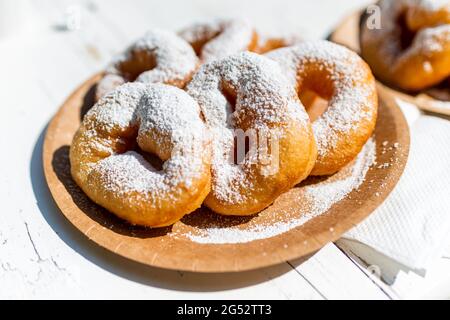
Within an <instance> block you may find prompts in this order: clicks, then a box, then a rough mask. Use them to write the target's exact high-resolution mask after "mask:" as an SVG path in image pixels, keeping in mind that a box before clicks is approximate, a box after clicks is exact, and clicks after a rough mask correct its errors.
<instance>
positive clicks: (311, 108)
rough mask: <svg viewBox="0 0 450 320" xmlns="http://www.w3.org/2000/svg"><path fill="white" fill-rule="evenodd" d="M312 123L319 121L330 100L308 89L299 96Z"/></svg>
mask: <svg viewBox="0 0 450 320" xmlns="http://www.w3.org/2000/svg"><path fill="white" fill-rule="evenodd" d="M298 97H299V98H300V101H301V102H302V104H303V105H304V106H305V109H306V112H307V113H308V115H309V118H310V119H311V121H312V122H314V121H315V120H317V118H319V117H320V116H321V115H322V114H323V113H324V112H325V110H327V108H328V100H327V99H324V98H323V97H321V96H320V95H318V94H317V93H316V92H314V91H312V90H309V89H306V90H303V91H302V92H300V93H299V94H298Z"/></svg>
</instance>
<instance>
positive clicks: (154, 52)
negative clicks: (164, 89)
mask: <svg viewBox="0 0 450 320" xmlns="http://www.w3.org/2000/svg"><path fill="white" fill-rule="evenodd" d="M146 60H148V61H146ZM129 64H133V65H134V66H133V67H128V66H127V65H129ZM198 64H199V61H198V58H197V56H196V54H195V52H194V50H193V49H192V48H191V46H190V45H189V43H187V42H186V41H184V40H183V39H181V38H180V37H178V36H177V35H176V34H174V33H172V32H170V31H166V30H159V29H154V30H150V31H148V32H147V33H146V34H145V35H144V36H143V37H142V38H140V39H138V40H137V41H136V42H135V43H134V44H132V45H131V46H130V47H129V48H128V49H127V50H126V51H125V52H124V53H123V54H121V55H119V56H117V57H116V58H115V59H114V60H113V62H112V63H111V64H110V65H109V67H108V68H107V69H106V75H105V77H104V80H102V81H100V83H99V87H98V91H99V92H98V95H97V96H98V97H101V96H103V95H104V94H106V93H107V92H109V91H111V90H112V89H114V88H115V87H116V86H117V85H120V84H122V83H125V82H128V81H134V80H135V79H134V78H135V77H137V81H139V82H145V83H170V84H173V85H176V86H180V87H182V86H184V84H185V83H186V82H187V81H188V80H189V79H190V77H191V75H192V73H193V72H195V70H196V68H197V66H198ZM136 69H140V70H136ZM136 71H139V72H138V74H136Z"/></svg>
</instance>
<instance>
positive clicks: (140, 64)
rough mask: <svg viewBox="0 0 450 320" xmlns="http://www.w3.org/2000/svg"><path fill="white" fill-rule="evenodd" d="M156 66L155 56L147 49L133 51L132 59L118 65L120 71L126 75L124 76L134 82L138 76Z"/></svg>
mask: <svg viewBox="0 0 450 320" xmlns="http://www.w3.org/2000/svg"><path fill="white" fill-rule="evenodd" d="M155 67H156V59H155V56H154V55H153V54H151V53H149V52H147V51H144V50H142V51H138V50H135V51H132V52H131V59H126V60H125V61H123V62H121V63H120V64H119V66H118V69H119V71H120V72H121V73H122V74H123V75H124V78H125V79H127V80H128V81H130V82H132V81H135V80H136V79H137V77H138V76H139V75H140V74H141V73H143V72H145V71H149V70H152V69H154V68H155Z"/></svg>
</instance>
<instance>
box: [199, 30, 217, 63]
mask: <svg viewBox="0 0 450 320" xmlns="http://www.w3.org/2000/svg"><path fill="white" fill-rule="evenodd" d="M221 33H222V30H218V31H217V32H214V33H211V34H209V36H206V34H205V36H203V37H199V39H198V40H197V41H194V42H191V46H192V49H194V51H195V54H196V55H197V56H198V57H200V55H201V54H202V49H203V47H204V46H205V44H207V43H208V42H209V41H211V40H212V39H214V38H215V37H217V36H218V35H219V34H221Z"/></svg>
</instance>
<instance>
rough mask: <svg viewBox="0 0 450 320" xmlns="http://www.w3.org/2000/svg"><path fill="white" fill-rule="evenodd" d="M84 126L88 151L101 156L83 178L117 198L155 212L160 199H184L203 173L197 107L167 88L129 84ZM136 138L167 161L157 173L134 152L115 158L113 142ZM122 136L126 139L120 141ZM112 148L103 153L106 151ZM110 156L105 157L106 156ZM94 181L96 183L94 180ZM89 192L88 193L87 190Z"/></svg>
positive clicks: (201, 127) (97, 107) (204, 139)
mask: <svg viewBox="0 0 450 320" xmlns="http://www.w3.org/2000/svg"><path fill="white" fill-rule="evenodd" d="M83 125H84V127H85V128H88V130H86V131H85V135H87V136H88V137H87V138H88V139H87V140H88V141H90V144H89V148H87V149H86V152H90V153H92V152H93V149H94V153H96V154H103V155H104V158H103V159H99V161H98V162H94V163H92V164H91V165H90V166H89V167H88V170H89V172H88V173H87V174H85V175H84V176H86V177H87V181H86V183H87V184H88V185H89V183H95V184H98V182H99V181H100V183H101V185H102V187H103V189H104V192H106V193H110V194H112V195H114V196H115V197H123V198H124V199H125V198H126V197H125V196H126V195H128V196H130V195H131V198H130V199H127V200H124V201H133V200H136V198H139V199H142V198H145V199H147V200H149V203H148V205H149V206H151V205H154V206H155V207H157V206H158V205H160V199H161V198H166V199H167V198H168V197H174V198H176V197H177V196H180V195H182V194H184V193H185V192H186V188H189V187H190V186H191V185H192V181H194V180H195V179H200V178H201V177H202V175H203V174H204V172H205V166H206V164H205V163H204V157H203V156H202V155H204V154H207V153H208V150H205V149H204V148H205V145H207V143H206V142H207V141H208V135H207V134H206V127H205V125H204V123H203V121H202V120H201V118H200V109H199V106H198V104H197V103H196V102H195V101H194V100H193V99H192V98H191V97H190V96H189V95H188V94H187V93H186V92H184V91H182V90H181V89H178V88H176V87H173V86H168V85H163V84H142V83H127V84H124V85H123V86H120V87H119V88H117V89H116V90H114V91H113V92H111V93H110V94H108V95H106V96H105V97H104V98H102V99H101V100H100V101H99V103H97V104H96V105H95V106H94V107H93V108H92V109H91V110H90V111H89V113H88V114H87V115H86V117H85V119H84V120H83ZM117 136H119V139H129V138H130V137H133V136H137V143H138V145H139V147H140V148H141V149H142V150H143V151H145V152H149V153H153V154H156V155H157V156H159V157H160V158H161V159H162V160H163V161H165V162H164V164H163V167H162V170H157V169H155V168H154V167H152V165H151V164H150V163H149V162H148V161H147V160H145V159H144V158H143V156H141V155H140V154H138V153H137V152H134V151H128V152H125V153H117V152H116V150H115V149H114V144H111V141H115V139H116V138H117ZM122 136H123V137H122ZM108 143H109V145H110V148H109V149H106V150H105V146H108ZM105 151H107V153H106V154H105V153H104V152H105ZM93 176H95V177H96V179H94V180H93V181H94V182H93V181H91V180H90V177H93ZM88 189H89V188H88Z"/></svg>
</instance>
